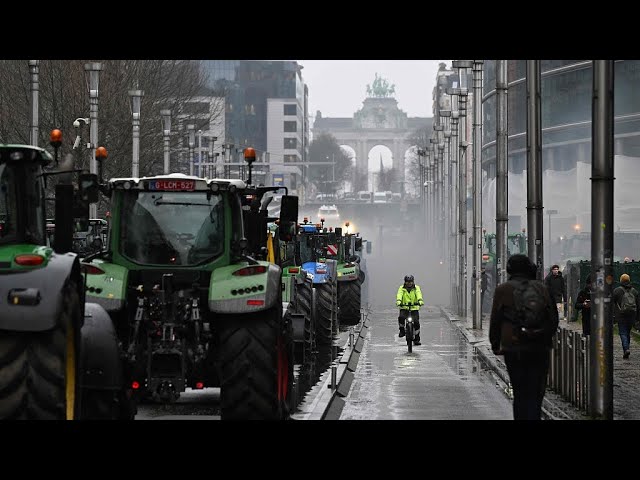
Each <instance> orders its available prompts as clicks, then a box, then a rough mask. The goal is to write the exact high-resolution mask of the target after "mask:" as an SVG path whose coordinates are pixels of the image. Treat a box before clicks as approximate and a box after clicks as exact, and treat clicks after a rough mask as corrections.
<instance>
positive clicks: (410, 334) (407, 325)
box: [399, 303, 415, 353]
mask: <svg viewBox="0 0 640 480" xmlns="http://www.w3.org/2000/svg"><path fill="white" fill-rule="evenodd" d="M412 306H413V303H408V304H405V305H399V307H400V309H402V310H407V311H408V312H409V314H408V315H407V316H406V317H405V318H404V336H405V337H406V339H407V349H408V350H409V353H411V352H413V338H414V336H415V330H414V325H413V315H412V314H411V312H412V310H410V309H409V307H412Z"/></svg>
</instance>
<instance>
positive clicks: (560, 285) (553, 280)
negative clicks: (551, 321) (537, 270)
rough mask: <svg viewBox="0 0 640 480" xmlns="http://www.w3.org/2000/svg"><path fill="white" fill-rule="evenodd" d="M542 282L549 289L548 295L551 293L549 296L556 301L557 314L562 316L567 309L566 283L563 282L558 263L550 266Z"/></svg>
mask: <svg viewBox="0 0 640 480" xmlns="http://www.w3.org/2000/svg"><path fill="white" fill-rule="evenodd" d="M544 284H545V285H546V286H547V288H548V289H549V295H551V298H552V299H553V301H554V302H555V303H556V307H557V308H558V314H559V315H560V317H562V318H564V317H565V312H566V310H567V309H566V308H565V305H566V304H567V285H566V283H565V282H564V278H563V277H562V272H561V271H560V267H559V266H558V265H552V266H551V270H549V274H548V275H547V277H546V278H545V279H544Z"/></svg>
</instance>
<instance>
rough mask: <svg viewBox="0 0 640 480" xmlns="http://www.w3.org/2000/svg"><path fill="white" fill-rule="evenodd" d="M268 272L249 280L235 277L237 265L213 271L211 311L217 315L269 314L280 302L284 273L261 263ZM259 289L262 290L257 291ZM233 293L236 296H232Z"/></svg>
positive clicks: (277, 268) (210, 293)
mask: <svg viewBox="0 0 640 480" xmlns="http://www.w3.org/2000/svg"><path fill="white" fill-rule="evenodd" d="M259 264H260V265H264V266H266V267H267V271H266V272H264V273H261V274H257V275H251V276H246V277H234V276H233V275H232V274H231V272H233V271H234V270H237V269H238V265H229V266H226V267H221V268H218V269H216V270H214V272H213V275H212V276H211V283H210V285H209V309H210V310H211V311H212V312H214V313H251V312H259V311H262V310H268V309H269V308H271V307H273V306H274V305H275V304H276V303H277V302H279V301H281V300H280V299H281V297H282V294H281V291H282V282H281V277H282V270H281V269H280V267H279V266H277V265H274V264H271V263H268V262H264V261H260V262H259ZM256 285H257V286H260V287H261V288H260V289H254V287H256ZM232 292H233V293H232Z"/></svg>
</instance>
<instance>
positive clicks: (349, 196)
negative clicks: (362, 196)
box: [342, 192, 358, 200]
mask: <svg viewBox="0 0 640 480" xmlns="http://www.w3.org/2000/svg"><path fill="white" fill-rule="evenodd" d="M342 198H343V199H344V200H356V199H357V198H358V197H357V196H356V192H344V195H342Z"/></svg>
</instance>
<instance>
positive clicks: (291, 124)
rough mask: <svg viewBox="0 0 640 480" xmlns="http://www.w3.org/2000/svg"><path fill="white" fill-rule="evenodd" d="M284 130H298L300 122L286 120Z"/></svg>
mask: <svg viewBox="0 0 640 480" xmlns="http://www.w3.org/2000/svg"><path fill="white" fill-rule="evenodd" d="M284 131H285V132H297V131H298V123H297V122H295V121H294V122H284Z"/></svg>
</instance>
